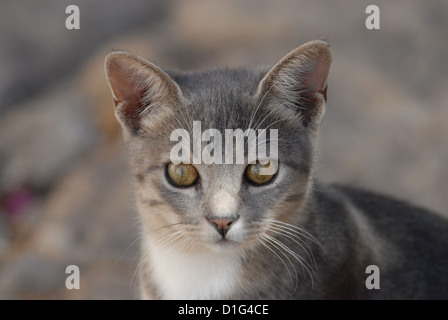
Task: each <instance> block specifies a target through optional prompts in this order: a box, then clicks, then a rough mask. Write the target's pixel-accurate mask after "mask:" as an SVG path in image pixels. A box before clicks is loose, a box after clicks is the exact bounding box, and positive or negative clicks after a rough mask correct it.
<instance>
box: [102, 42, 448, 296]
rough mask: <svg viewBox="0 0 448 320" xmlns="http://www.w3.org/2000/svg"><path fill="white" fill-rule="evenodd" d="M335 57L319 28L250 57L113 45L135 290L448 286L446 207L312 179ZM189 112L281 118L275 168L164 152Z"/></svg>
mask: <svg viewBox="0 0 448 320" xmlns="http://www.w3.org/2000/svg"><path fill="white" fill-rule="evenodd" d="M331 60H332V53H331V49H330V46H329V44H328V43H327V42H326V41H322V40H316V41H311V42H308V43H305V44H303V45H301V46H299V47H298V48H296V49H294V50H293V51H291V52H290V53H288V54H287V55H286V56H285V57H283V58H282V59H281V60H280V61H279V62H278V63H277V64H275V65H274V66H273V67H272V68H260V69H256V70H245V69H230V68H227V69H215V70H209V71H201V72H199V71H197V72H190V73H183V72H178V71H163V70H162V69H160V68H159V67H158V66H156V65H154V64H153V63H151V62H149V61H147V60H145V59H144V58H141V57H139V56H137V55H135V54H132V53H127V52H120V51H115V52H111V53H109V54H108V56H107V57H106V61H105V70H106V77H107V80H108V82H109V85H110V88H111V91H112V96H113V100H114V103H115V114H116V117H117V119H118V121H119V123H120V124H121V126H122V129H123V130H122V131H123V137H124V143H125V146H126V148H127V154H128V158H129V162H130V170H131V175H132V182H133V186H134V189H135V197H136V205H137V209H138V212H139V216H140V220H141V233H142V234H141V250H142V256H141V261H140V264H139V267H138V269H139V275H140V285H141V295H142V298H144V299H432V298H437V299H438V298H444V299H446V298H448V220H446V219H444V218H442V217H441V216H438V215H437V214H434V213H431V212H428V211H426V210H424V209H420V208H418V207H415V206H412V205H410V204H407V203H405V202H402V201H399V200H395V199H392V198H389V197H386V196H383V195H379V194H375V193H372V192H369V191H365V190H361V189H356V188H353V187H350V186H342V185H326V184H323V183H320V182H319V181H316V179H314V174H313V169H314V163H315V158H316V151H317V142H318V136H319V126H320V123H321V120H322V117H323V115H324V112H325V109H326V101H327V93H326V92H327V77H328V73H329V69H330V64H331ZM194 121H200V122H201V124H202V128H214V129H217V130H220V131H221V132H224V131H225V130H226V129H242V130H245V129H248V128H253V129H254V130H256V129H264V130H267V129H277V130H278V138H277V139H276V142H277V144H278V162H277V163H276V164H275V165H276V170H275V173H273V174H271V175H269V174H265V175H262V174H260V172H261V171H260V169H262V168H264V167H265V166H266V162H262V161H257V162H255V163H245V164H204V163H196V164H194V163H192V162H189V161H185V163H173V162H172V161H171V158H170V152H171V150H172V148H173V146H174V145H175V144H176V143H177V141H178V140H176V141H172V139H170V136H171V134H172V133H173V132H175V130H179V129H182V130H183V131H182V132H184V133H185V132H187V133H189V134H190V135H191V134H192V132H191V128H192V123H193V122H194ZM258 132H259V131H258ZM248 139H249V137H248V136H247V137H246V143H247V140H248ZM186 141H188V140H186ZM273 142H274V141H271V140H270V138H268V139H267V143H268V144H269V143H273ZM199 143H201V144H202V145H204V141H200V142H199ZM186 148H190V144H187V146H186ZM268 162H269V165H271V161H270V160H269V161H268ZM272 163H274V162H272ZM369 266H374V268H375V267H377V269H375V270H376V273H375V272H374V273H372V275H374V276H375V277H374V278H372V279H373V280H372V279H370V280H369V277H370V274H369V271H368V270H369V269H368V267H369ZM366 272H367V273H366ZM370 281H372V283H373V284H374V287H373V288H372V287H369V285H368V284H369V283H370Z"/></svg>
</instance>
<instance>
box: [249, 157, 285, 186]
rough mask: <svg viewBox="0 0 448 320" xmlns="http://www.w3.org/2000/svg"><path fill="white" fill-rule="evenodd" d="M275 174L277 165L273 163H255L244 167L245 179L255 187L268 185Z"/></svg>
mask: <svg viewBox="0 0 448 320" xmlns="http://www.w3.org/2000/svg"><path fill="white" fill-rule="evenodd" d="M276 172H277V164H276V163H275V162H273V161H257V163H254V164H250V165H248V166H247V167H246V172H245V175H246V179H247V180H249V181H250V182H252V183H254V184H256V185H262V184H265V183H268V182H269V181H271V180H272V178H274V176H275V173H276Z"/></svg>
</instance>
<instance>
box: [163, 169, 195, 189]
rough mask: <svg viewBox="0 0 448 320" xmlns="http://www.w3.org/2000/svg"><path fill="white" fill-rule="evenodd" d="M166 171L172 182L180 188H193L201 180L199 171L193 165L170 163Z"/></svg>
mask: <svg viewBox="0 0 448 320" xmlns="http://www.w3.org/2000/svg"><path fill="white" fill-rule="evenodd" d="M166 170H167V174H168V177H169V178H170V180H171V182H172V183H173V184H174V185H176V186H178V187H188V186H191V185H193V184H195V183H196V182H197V181H198V179H199V173H198V171H197V170H196V168H195V167H194V166H192V165H191V164H183V163H180V164H174V163H169V164H168V166H167V168H166Z"/></svg>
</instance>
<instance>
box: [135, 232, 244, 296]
mask: <svg viewBox="0 0 448 320" xmlns="http://www.w3.org/2000/svg"><path fill="white" fill-rule="evenodd" d="M144 241H145V242H144V243H143V246H144V249H145V251H146V252H147V253H149V254H150V259H151V264H150V265H151V267H150V268H151V269H150V273H151V278H152V280H151V281H153V282H154V285H155V287H157V293H158V295H159V297H158V298H160V299H226V298H228V297H231V296H233V295H234V293H235V291H236V290H237V286H238V283H239V282H240V281H239V279H240V278H241V277H242V272H241V267H242V266H241V263H242V253H241V252H240V251H238V250H235V251H232V252H230V251H229V252H225V253H218V252H215V251H213V250H204V251H193V252H188V253H179V252H178V251H176V250H175V249H174V250H170V249H168V250H167V248H166V247H164V246H160V245H159V243H157V241H156V240H151V239H146V240H144Z"/></svg>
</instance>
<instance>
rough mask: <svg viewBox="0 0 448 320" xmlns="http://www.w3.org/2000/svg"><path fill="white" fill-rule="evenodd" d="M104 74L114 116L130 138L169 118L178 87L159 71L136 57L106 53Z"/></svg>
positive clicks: (174, 103)
mask: <svg viewBox="0 0 448 320" xmlns="http://www.w3.org/2000/svg"><path fill="white" fill-rule="evenodd" d="M105 71H106V78H107V81H108V82H109V86H110V88H111V91H112V96H113V100H114V103H115V115H116V117H117V119H118V121H119V122H120V124H121V125H122V127H123V128H124V129H126V130H128V131H129V132H130V133H131V134H132V135H138V134H139V133H140V132H142V131H143V132H144V131H147V130H151V127H155V126H156V125H157V123H160V121H161V120H163V118H166V117H167V116H169V115H171V114H172V109H173V106H175V105H176V104H178V103H179V101H180V99H181V91H180V88H179V86H178V85H177V84H176V83H175V82H174V81H173V80H172V79H171V78H170V77H169V76H168V75H167V74H166V73H165V72H164V71H163V70H162V69H160V68H159V67H157V66H156V65H154V64H153V63H151V62H149V61H147V60H146V59H143V58H141V57H139V56H138V55H135V54H132V53H128V52H121V51H117V52H112V53H109V54H108V55H107V57H106V60H105Z"/></svg>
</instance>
